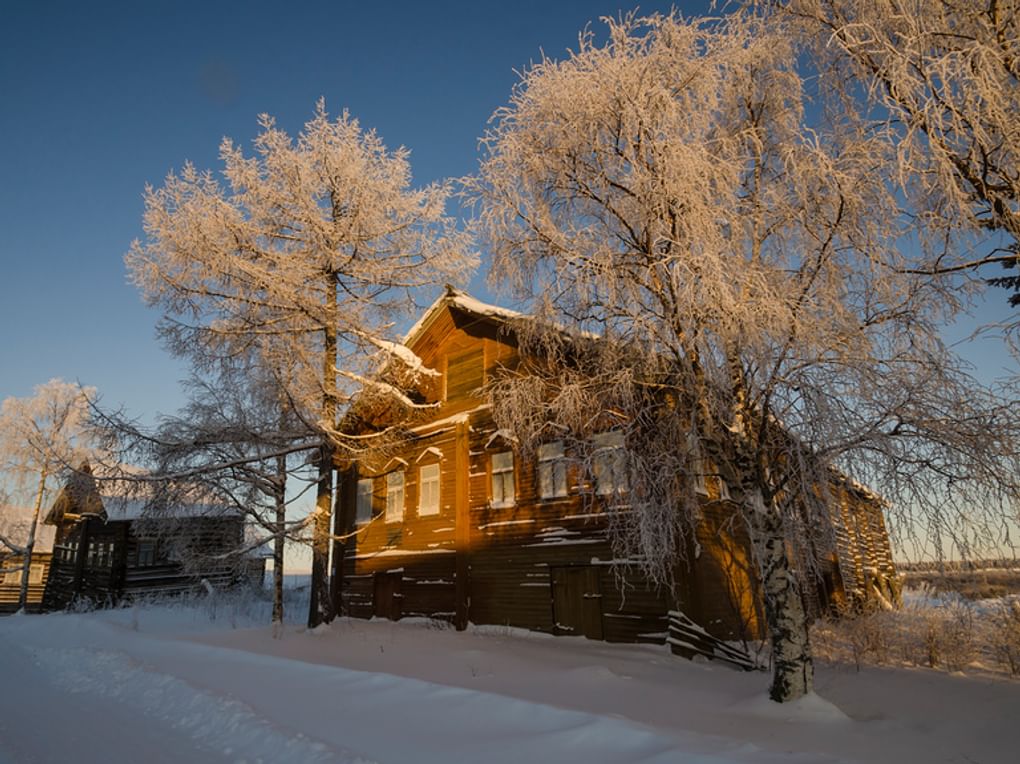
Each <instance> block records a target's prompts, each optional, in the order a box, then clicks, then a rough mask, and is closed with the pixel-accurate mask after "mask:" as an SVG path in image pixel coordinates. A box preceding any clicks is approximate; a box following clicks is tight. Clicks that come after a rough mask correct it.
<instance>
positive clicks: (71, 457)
mask: <svg viewBox="0 0 1020 764" xmlns="http://www.w3.org/2000/svg"><path fill="white" fill-rule="evenodd" d="M95 394H96V391H95V389H93V388H83V387H81V386H79V385H76V384H72V383H70V382H64V381H63V380H60V379H51V380H50V381H49V382H47V383H45V384H42V385H38V386H36V388H35V394H34V395H33V396H31V397H29V398H14V397H11V398H7V399H5V400H4V402H3V405H2V407H0V473H2V475H3V479H4V481H5V482H6V483H7V484H8V485H9V486H10V487H11V489H12V490H13V491H14V492H15V495H20V496H24V497H26V498H27V497H29V496H31V497H32V499H31V502H32V515H31V520H30V521H29V524H28V532H27V537H26V540H25V542H24V543H23V544H20V543H15V542H13V541H12V540H11V539H10V538H6V537H3V538H2V541H3V544H4V546H6V547H8V548H9V549H10V550H11V551H12V552H15V553H17V554H19V555H21V558H22V566H21V571H22V574H21V592H20V594H19V596H18V608H19V609H21V610H23V609H24V608H25V605H26V603H27V601H28V580H29V571H31V569H32V554H33V552H34V550H35V536H36V529H37V528H38V525H39V513H40V511H41V510H42V507H43V504H44V502H45V499H46V496H47V495H48V493H47V491H48V489H49V488H50V487H51V486H53V485H55V484H59V483H60V482H61V478H62V477H65V476H66V475H68V474H70V473H71V472H72V471H73V470H74V469H75V467H77V465H79V464H81V463H82V462H83V461H87V460H88V459H89V458H90V457H92V456H93V455H94V453H95V450H94V444H92V443H91V442H90V439H89V436H88V434H87V429H86V423H87V420H88V409H89V399H90V398H94V397H95Z"/></svg>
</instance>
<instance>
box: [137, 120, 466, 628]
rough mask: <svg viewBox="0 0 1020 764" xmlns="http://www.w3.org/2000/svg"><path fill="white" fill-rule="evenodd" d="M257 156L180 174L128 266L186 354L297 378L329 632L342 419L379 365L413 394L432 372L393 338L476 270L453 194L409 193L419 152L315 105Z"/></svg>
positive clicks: (312, 621) (229, 156)
mask: <svg viewBox="0 0 1020 764" xmlns="http://www.w3.org/2000/svg"><path fill="white" fill-rule="evenodd" d="M259 124H260V126H261V132H260V133H259V135H258V136H257V137H256V138H255V141H254V155H253V156H246V155H245V154H244V152H243V151H242V150H241V149H240V148H239V147H237V146H236V145H235V144H234V143H233V142H232V141H231V140H230V139H225V140H224V141H223V143H222V144H221V146H220V157H221V159H222V161H223V165H224V167H223V171H222V176H223V178H222V182H221V181H220V180H218V179H217V178H215V177H214V176H213V174H212V173H211V172H200V171H199V170H197V169H196V168H195V167H194V166H192V165H191V164H186V165H185V166H184V169H183V170H182V171H181V172H180V174H171V175H169V176H168V177H167V179H166V181H165V183H164V184H163V186H162V188H159V189H154V188H151V187H150V188H148V189H147V190H146V193H145V217H144V226H145V233H146V239H145V241H144V242H136V243H135V244H134V245H133V246H132V248H131V251H130V252H129V253H128V255H127V256H126V262H127V266H128V269H129V271H130V273H131V277H132V279H133V280H134V282H135V283H136V284H137V286H138V287H139V288H140V289H141V291H142V293H143V294H144V295H145V298H146V299H147V300H148V301H149V302H150V304H153V305H157V306H159V307H161V308H163V309H164V311H165V318H164V320H163V322H162V324H161V332H162V336H163V338H164V339H165V341H166V342H167V344H168V346H169V348H170V349H171V350H172V351H173V352H175V353H178V354H180V355H184V356H194V355H195V354H199V355H201V356H202V357H204V358H207V359H214V358H222V357H229V356H236V355H238V354H242V353H252V354H254V355H255V356H256V357H259V358H261V359H262V362H263V363H264V364H265V365H266V367H267V368H270V369H272V368H282V367H286V368H293V369H294V370H295V373H294V374H293V375H292V376H291V377H289V378H288V379H287V380H286V381H285V389H284V390H282V391H281V393H282V394H283V395H284V396H285V397H286V398H287V399H288V400H290V401H293V402H294V408H295V410H300V411H303V412H314V413H311V414H308V416H310V417H312V422H313V424H314V427H315V429H316V431H317V432H318V433H319V444H318V456H317V463H318V470H319V475H318V487H317V492H316V504H315V510H314V515H313V521H312V524H313V528H314V530H313V535H314V541H313V560H312V597H311V606H310V611H309V625H313V626H314V625H316V624H318V623H320V622H322V621H323V620H328V619H329V617H330V613H331V609H330V602H329V587H328V586H327V585H326V582H327V578H328V571H327V560H328V555H329V539H330V530H331V529H330V518H331V504H332V491H333V461H334V453H335V451H336V449H349V448H358V447H360V441H358V440H357V439H356V438H353V437H352V436H351V434H349V433H346V432H344V431H343V429H342V427H341V425H340V422H341V420H342V415H343V413H344V411H345V410H346V407H347V405H348V403H349V402H350V401H351V400H352V398H353V396H355V395H357V394H358V391H359V390H362V389H364V388H365V387H366V385H367V386H368V387H369V388H370V391H371V392H372V394H382V395H389V396H391V397H392V398H393V399H394V401H395V402H396V403H397V404H398V405H412V406H413V404H412V402H411V401H410V400H409V399H407V398H406V397H405V396H403V395H402V394H401V393H400V392H399V388H398V387H397V386H394V385H389V384H386V383H383V382H380V381H378V380H377V379H376V376H377V375H376V372H377V371H378V369H379V368H380V367H381V366H387V367H389V368H390V369H391V370H396V371H394V373H397V372H399V374H398V376H401V378H406V380H407V381H408V382H410V381H412V380H413V378H415V377H418V376H420V375H423V374H428V373H429V371H430V370H428V369H425V368H424V367H423V366H422V364H421V362H420V360H419V359H417V358H416V357H415V356H414V355H413V353H411V352H410V351H409V350H408V349H407V348H405V347H403V346H402V345H400V344H399V343H398V342H396V341H395V340H394V338H393V331H392V327H393V325H394V323H395V322H397V321H398V320H399V319H400V318H401V317H402V316H404V315H405V314H406V313H407V311H408V310H409V309H410V308H412V307H413V305H414V303H413V296H414V294H415V293H416V291H417V290H419V289H420V288H423V287H433V286H434V285H436V284H441V283H443V281H444V280H448V279H455V278H457V277H459V276H462V275H464V274H465V273H466V272H467V271H468V270H469V269H470V268H471V267H472V265H473V259H472V256H470V255H469V254H467V250H466V249H465V242H464V238H463V236H462V235H461V234H460V233H459V232H458V230H457V228H456V225H455V222H454V220H453V219H452V218H450V217H448V216H447V215H446V214H445V205H446V202H447V199H448V196H449V192H450V188H449V186H448V185H446V184H434V185H431V186H427V187H425V188H421V189H415V188H412V186H411V170H410V164H409V152H408V151H407V150H406V149H403V148H401V149H398V150H396V151H389V150H387V149H386V147H385V146H384V145H383V143H382V141H381V139H380V138H379V137H378V136H377V135H376V134H375V132H373V131H365V130H362V129H361V126H360V125H359V124H358V122H357V120H355V119H354V118H352V117H351V116H350V115H349V114H348V113H347V112H344V113H342V114H341V115H340V116H339V117H338V118H337V119H335V120H330V118H329V116H328V114H327V113H326V108H325V104H324V102H323V101H321V100H320V102H319V104H318V106H317V108H316V112H315V115H314V116H313V118H312V119H311V120H310V121H309V122H308V123H307V124H306V125H305V126H304V129H303V131H302V132H301V133H300V134H299V135H298V137H297V139H296V140H293V139H291V138H290V137H289V136H288V135H287V134H286V133H285V132H284V131H283V130H281V129H279V128H278V127H277V126H276V124H275V122H274V121H273V119H272V118H271V117H268V116H265V115H263V116H262V117H260V118H259Z"/></svg>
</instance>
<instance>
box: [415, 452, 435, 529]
mask: <svg viewBox="0 0 1020 764" xmlns="http://www.w3.org/2000/svg"><path fill="white" fill-rule="evenodd" d="M438 514H439V465H438V464H425V465H423V466H422V467H421V468H420V469H419V470H418V515H419V516H424V515H438Z"/></svg>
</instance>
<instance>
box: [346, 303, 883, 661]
mask: <svg viewBox="0 0 1020 764" xmlns="http://www.w3.org/2000/svg"><path fill="white" fill-rule="evenodd" d="M519 318H520V316H518V315H517V314H514V313H512V312H509V311H505V310H503V309H500V308H497V307H494V306H489V305H485V304H484V303H481V302H479V301H477V300H475V299H473V298H471V297H470V296H468V295H466V294H464V293H463V292H459V291H457V290H453V289H448V290H447V292H446V294H445V295H444V296H443V297H441V298H440V299H439V300H437V301H436V302H435V303H434V304H433V305H432V306H431V307H430V308H429V309H428V311H427V312H426V313H425V315H424V316H423V317H422V318H421V320H420V321H419V322H418V323H417V324H416V325H415V326H414V328H413V329H412V330H411V331H410V332H409V334H408V336H407V337H406V339H405V344H406V345H407V346H408V347H410V349H411V350H413V351H414V352H415V353H416V354H417V355H418V356H419V357H420V358H421V359H422V361H423V362H424V363H425V364H426V365H427V366H428V367H430V368H431V369H433V370H435V371H437V372H438V373H439V376H438V377H436V378H434V379H432V380H431V381H430V382H429V383H428V384H427V385H425V386H424V387H423V388H422V390H421V395H422V396H423V398H424V399H425V400H426V401H428V402H435V403H438V404H439V405H438V406H437V407H436V408H435V409H434V410H433V412H432V414H431V416H430V417H429V418H428V419H426V420H424V421H421V422H418V423H416V424H414V425H413V426H411V427H409V428H408V435H407V437H406V438H404V439H403V440H401V441H400V442H398V443H396V444H395V445H392V446H391V447H389V448H387V449H385V450H384V451H382V452H381V453H378V454H372V455H366V456H363V457H362V458H360V459H359V460H357V461H352V462H348V463H344V464H341V465H339V468H340V469H341V470H342V476H343V477H342V481H341V492H340V497H339V499H338V512H337V518H336V529H337V537H338V538H340V539H342V540H340V541H337V542H336V543H335V547H334V554H333V577H334V582H335V584H334V594H335V595H336V598H337V600H338V606H339V611H340V612H341V613H343V614H349V615H352V616H358V617H364V618H368V617H373V616H375V617H382V618H390V619H398V618H401V617H405V616H424V617H430V618H441V619H446V620H449V621H451V622H453V623H454V624H456V625H457V627H458V628H463V627H465V626H466V624H467V623H468V622H472V623H476V624H506V625H510V626H515V627H522V628H526V629H532V630H537V631H543V632H550V633H555V634H573V635H583V636H586V637H589V638H592V639H604V640H608V641H620V642H657V643H663V642H665V641H667V639H670V640H671V641H672V642H673V643H674V644H675V645H677V646H678V648H679V650H680V651H681V652H689V651H691V650H693V651H701V652H709V653H713V652H714V653H715V654H716V655H719V656H721V657H724V656H723V653H722V652H721V651H724V650H725V648H724V647H723V646H722V645H721V643H719V642H717V641H716V639H733V638H740V637H756V636H759V635H760V634H761V633H762V632H763V619H762V613H761V606H760V601H761V598H760V596H759V593H758V587H757V583H756V581H757V576H756V574H755V572H754V570H753V564H752V559H751V553H750V545H749V542H748V538H747V534H746V531H745V530H744V529H743V526H742V525H741V524H740V523H738V522H736V517H735V512H734V510H735V508H734V506H733V505H732V504H730V503H729V502H728V495H727V493H726V491H725V486H724V485H721V484H719V483H714V484H713V483H712V481H711V480H708V481H706V483H707V484H706V485H705V486H702V490H701V494H702V498H703V507H702V509H703V520H702V522H701V524H700V526H699V530H698V533H697V547H699V551H698V553H695V554H691V555H688V556H687V557H688V559H689V563H687V564H686V565H685V569H684V570H681V571H678V574H677V580H678V583H679V585H678V587H677V589H676V591H674V592H672V593H671V592H667V591H664V590H662V589H657V588H656V587H654V586H653V585H651V583H649V582H648V581H647V580H646V579H645V577H644V576H643V575H642V574H641V572H640V570H639V569H638V567H637V566H636V565H629V564H628V563H627V561H620V560H616V559H615V558H614V553H613V548H612V544H611V542H610V539H609V536H608V528H607V517H606V515H605V513H603V512H600V511H599V507H598V503H599V502H598V496H599V495H600V494H604V493H609V492H612V491H616V490H620V489H621V488H624V487H625V486H624V482H625V475H624V474H623V464H622V463H621V461H620V460H619V458H618V457H617V456H616V455H614V445H615V444H616V441H614V433H612V432H607V433H606V434H605V435H603V436H600V437H602V438H603V439H604V441H605V442H604V443H602V444H601V445H602V447H603V449H604V450H603V452H602V453H603V454H604V457H603V458H602V459H601V461H600V462H599V463H598V464H596V465H595V470H594V471H595V473H596V474H594V475H584V474H580V472H581V470H579V469H578V468H577V466H576V465H574V464H572V463H571V461H570V460H569V458H568V456H569V454H566V453H565V452H564V445H563V443H562V442H555V441H553V442H549V443H546V444H544V445H542V446H541V447H540V448H539V449H538V452H537V454H536V456H535V458H532V459H528V460H525V459H523V458H521V455H520V454H519V453H518V452H517V451H516V450H515V448H514V444H513V442H511V441H510V440H508V439H507V438H506V437H504V434H503V433H501V432H500V431H498V430H497V429H496V426H495V425H494V423H493V420H492V417H491V412H490V407H489V405H488V403H487V402H486V400H485V398H484V397H483V395H482V394H481V393H480V392H479V389H480V388H481V387H482V385H483V384H484V383H485V382H486V381H487V380H488V379H490V377H491V375H492V374H493V373H494V372H496V371H497V370H498V369H500V368H504V367H506V366H512V365H513V364H514V359H515V357H516V355H517V352H518V350H517V343H516V340H515V336H514V332H513V328H512V326H513V323H514V321H516V320H518V319H519ZM582 481H588V483H587V485H586V486H585V487H586V488H587V490H586V491H585V492H582V491H581V484H582ZM582 493H586V494H587V500H585V499H583V498H582V495H581V494H582ZM593 495H594V501H593V500H592V496H593ZM839 495H840V496H842V497H843V499H844V500H843V501H842V506H841V507H839V508H838V509H837V510H835V511H833V512H832V513H831V516H830V519H831V522H832V523H833V525H834V533H833V534H831V539H832V542H831V543H829V544H827V545H825V548H820V549H811V550H801V552H802V553H803V554H811V555H813V556H814V557H815V558H816V559H817V560H819V561H820V563H821V566H822V570H823V575H822V576H821V577H820V579H819V581H818V585H817V586H815V585H814V582H812V585H810V586H806V587H805V589H806V590H807V591H808V595H807V596H806V600H807V603H806V604H807V605H808V607H809V609H810V610H811V611H812V612H814V613H818V612H820V611H821V610H823V609H825V608H827V607H830V606H831V605H832V604H833V603H835V602H838V601H840V600H843V601H852V600H853V599H854V598H857V597H862V596H865V594H866V590H867V587H868V586H869V585H870V584H869V580H868V579H869V575H870V576H871V578H876V577H878V576H880V575H884V576H891V575H892V560H891V554H890V551H889V542H888V538H887V535H886V532H885V527H884V524H883V520H882V512H881V506H880V502H878V500H877V499H876V498H875V497H873V496H871V495H870V494H868V493H867V492H866V491H864V490H863V489H861V488H859V487H857V486H853V485H849V484H846V483H844V484H843V485H842V486H841V487H840V493H839ZM869 570H874V571H880V573H879V572H874V573H870V574H869V572H868V571H869Z"/></svg>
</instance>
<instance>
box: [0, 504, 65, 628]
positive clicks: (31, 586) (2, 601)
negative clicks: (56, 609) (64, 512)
mask: <svg viewBox="0 0 1020 764" xmlns="http://www.w3.org/2000/svg"><path fill="white" fill-rule="evenodd" d="M32 514H33V513H32V510H31V509H29V508H24V507H14V506H9V505H8V506H0V517H2V519H3V520H4V521H5V525H6V526H7V528H6V531H7V534H8V535H9V537H10V538H12V540H13V541H14V542H15V543H17V544H24V543H25V542H26V540H27V537H28V526H29V524H30V523H31V519H32ZM52 549H53V529H52V528H47V527H45V526H43V525H40V526H39V527H37V528H36V532H35V544H34V547H33V550H32V561H31V563H30V564H29V570H28V571H27V573H28V592H27V594H28V598H27V602H26V603H25V609H26V610H27V611H28V612H38V610H39V609H40V607H41V606H42V596H43V590H44V589H45V587H46V580H47V578H49V570H50V556H51V550H52ZM24 575H25V570H24V558H23V556H22V555H20V554H17V553H14V552H10V551H4V548H3V547H0V614H3V613H14V612H16V611H17V609H18V603H19V601H20V598H21V580H22V577H23V576H24Z"/></svg>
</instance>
